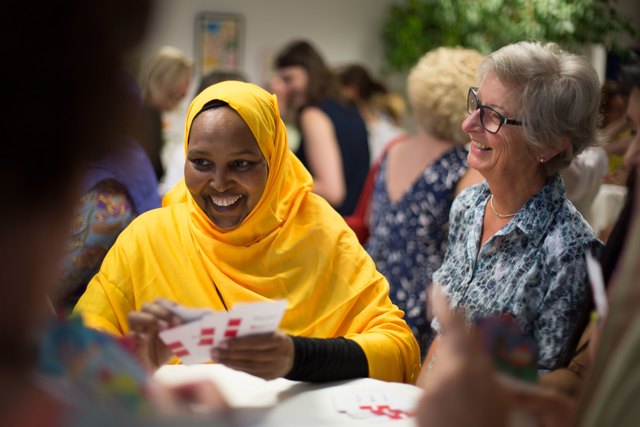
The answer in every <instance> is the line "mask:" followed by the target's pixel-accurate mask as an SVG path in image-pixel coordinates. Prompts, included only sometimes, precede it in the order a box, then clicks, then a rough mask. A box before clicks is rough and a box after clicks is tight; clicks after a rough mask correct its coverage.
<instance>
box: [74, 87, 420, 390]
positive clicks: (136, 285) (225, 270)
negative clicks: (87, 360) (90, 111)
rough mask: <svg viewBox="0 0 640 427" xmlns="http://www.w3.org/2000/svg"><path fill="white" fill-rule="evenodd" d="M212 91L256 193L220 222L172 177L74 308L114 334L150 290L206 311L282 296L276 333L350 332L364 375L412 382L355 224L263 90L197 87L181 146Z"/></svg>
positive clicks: (395, 315)
mask: <svg viewBox="0 0 640 427" xmlns="http://www.w3.org/2000/svg"><path fill="white" fill-rule="evenodd" d="M212 100H222V101H225V102H227V103H228V104H229V105H230V106H231V108H233V109H234V110H235V111H237V112H238V114H240V116H241V117H242V119H243V120H244V121H245V122H246V123H247V125H248V126H249V128H250V129H251V132H252V133H253V135H254V136H255V138H256V140H257V142H258V145H259V147H260V150H261V151H262V154H263V156H264V158H265V159H266V161H267V163H268V166H269V173H268V178H267V183H266V187H265V190H264V193H263V195H262V197H261V199H260V200H259V202H258V204H257V205H256V207H255V208H254V209H253V210H252V212H251V213H250V214H249V215H248V216H247V217H246V218H245V219H244V221H243V222H242V223H241V224H240V225H239V226H238V227H237V228H235V229H233V230H228V231H224V230H221V229H219V228H218V227H216V225H215V224H213V222H212V221H211V220H210V219H209V218H208V216H207V215H206V214H205V213H204V212H203V211H202V210H201V209H200V207H199V206H198V205H197V204H196V202H195V201H194V199H193V197H192V196H191V195H190V194H189V192H188V191H187V189H186V186H185V184H184V181H183V182H180V183H179V184H178V185H177V186H176V187H175V188H174V189H172V190H171V192H170V193H169V194H168V195H167V196H166V197H165V199H164V201H163V204H164V207H163V208H161V209H157V210H154V211H150V212H148V213H145V214H143V215H141V216H140V217H139V218H137V219H136V220H135V221H134V222H133V223H132V224H131V225H130V226H129V227H128V228H127V229H126V230H125V231H124V232H123V233H122V234H121V235H120V237H119V238H118V241H117V242H116V244H115V245H114V247H113V248H112V249H111V251H110V252H109V254H108V255H107V256H106V257H105V260H104V262H103V264H102V267H101V269H100V272H99V273H98V274H97V275H96V277H95V278H94V279H93V280H92V282H91V283H90V284H89V286H88V288H87V292H86V293H85V295H83V297H82V299H81V300H80V302H79V303H78V306H77V307H76V309H77V310H78V311H80V312H82V313H83V315H84V316H85V320H86V322H87V323H88V324H89V325H91V326H93V327H96V328H99V329H103V330H105V331H109V332H111V333H115V334H121V333H125V332H127V331H128V325H127V321H126V316H127V314H128V312H129V311H131V310H138V309H139V308H140V307H141V305H142V304H143V303H144V302H146V301H149V300H152V299H153V298H156V297H164V298H169V299H172V300H175V301H177V302H179V303H182V304H184V305H188V306H194V307H203V306H204V307H210V308H213V309H216V310H223V309H224V308H225V306H226V307H227V308H228V309H231V308H232V307H233V305H234V304H236V303H238V302H248V301H263V300H276V299H286V300H287V301H288V305H287V310H286V312H285V314H284V317H283V320H282V323H281V324H280V328H281V329H282V330H284V331H285V332H287V333H289V334H292V335H301V336H310V337H319V338H331V337H346V338H350V339H353V340H354V341H356V342H357V343H358V344H359V345H360V346H361V347H362V348H363V350H364V351H365V354H366V355H367V360H368V362H369V373H370V376H372V377H375V378H380V379H384V380H391V381H404V382H413V380H414V378H415V376H416V374H417V372H418V370H419V368H420V360H419V350H418V347H417V343H416V341H415V339H414V338H413V334H412V333H411V331H410V329H409V328H408V326H407V325H406V323H405V322H404V320H402V312H401V311H400V310H399V309H398V308H397V307H396V306H395V305H393V304H392V303H391V301H390V300H389V285H388V283H387V281H386V279H385V278H384V277H383V276H382V275H381V274H380V273H379V272H378V271H377V270H376V267H375V264H374V263H373V261H372V260H371V258H370V257H369V256H368V255H367V253H366V251H365V250H364V249H363V248H362V246H361V245H360V244H359V242H358V240H357V238H356V236H355V234H354V233H353V232H352V231H351V229H350V228H349V227H348V226H347V224H346V223H345V222H344V220H343V218H342V217H341V216H340V215H339V214H338V213H337V212H336V211H335V210H334V209H333V208H332V207H331V206H330V205H329V204H328V203H327V202H326V201H324V200H323V199H322V198H321V197H319V196H317V195H315V194H313V193H311V189H312V185H313V184H312V178H311V176H310V174H309V172H308V171H307V170H306V169H305V168H304V167H303V166H302V164H301V163H300V162H299V161H298V159H297V158H296V157H295V155H293V153H291V151H290V150H289V148H288V143H287V134H286V130H285V126H284V124H283V122H282V120H281V119H280V115H279V112H278V105H277V102H276V98H275V96H273V95H271V94H269V93H267V92H266V91H264V90H263V89H261V88H259V87H258V86H255V85H252V84H249V83H242V82H224V83H219V84H216V85H214V86H211V87H209V88H208V89H206V90H205V91H203V92H202V93H200V94H199V95H198V96H197V97H196V98H195V99H194V100H193V102H192V103H191V106H190V107H189V112H188V116H187V120H186V126H185V140H184V144H185V152H186V149H187V145H188V138H189V132H190V128H191V124H192V122H193V120H194V118H195V117H196V115H197V114H198V112H200V111H201V110H202V108H203V106H204V105H205V104H207V103H208V102H210V101H212Z"/></svg>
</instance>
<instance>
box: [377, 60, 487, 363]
mask: <svg viewBox="0 0 640 427" xmlns="http://www.w3.org/2000/svg"><path fill="white" fill-rule="evenodd" d="M481 61H482V55H481V54H480V53H478V52H477V51H475V50H471V49H462V48H439V49H436V50H433V51H431V52H429V53H427V54H426V55H424V56H423V57H422V58H421V59H420V60H419V61H418V63H417V64H416V65H415V66H414V67H413V69H412V70H411V72H410V74H409V78H408V92H409V100H410V105H411V109H412V111H413V116H414V119H415V121H416V123H417V124H418V129H417V132H416V134H415V135H411V136H409V137H407V138H406V139H405V140H403V141H402V142H400V143H397V144H395V145H394V146H393V147H392V148H390V149H389V152H388V154H387V155H386V156H385V158H383V159H382V160H381V161H382V163H381V166H380V170H379V172H378V174H377V178H376V182H375V186H374V190H373V199H372V201H371V206H370V212H371V219H370V236H369V239H368V241H367V244H366V248H367V251H368V252H369V254H370V255H371V257H372V258H373V260H374V261H375V263H376V267H377V268H378V270H380V272H382V274H384V275H385V277H386V278H387V280H389V284H390V295H391V299H392V301H393V302H394V303H395V304H397V305H398V306H399V307H400V309H402V310H403V311H404V312H405V318H406V320H407V322H408V324H409V326H410V327H411V329H412V330H413V333H414V335H415V337H416V339H417V340H418V343H419V344H420V347H421V350H422V352H423V353H424V351H425V350H426V348H427V346H428V344H429V342H430V340H431V338H432V332H431V327H430V325H429V321H428V320H427V316H426V313H425V307H426V301H425V295H426V294H427V285H428V284H430V283H431V275H432V274H433V272H434V271H435V270H437V269H438V267H440V264H442V261H443V259H444V254H445V251H446V245H447V235H448V229H449V228H448V223H449V210H450V209H451V203H452V202H453V199H454V197H455V196H456V194H458V192H460V191H461V190H462V189H463V188H464V187H466V186H468V185H470V184H472V183H476V182H479V181H480V178H481V177H480V175H479V174H477V172H471V171H469V170H468V167H467V150H466V148H465V144H466V143H467V142H468V141H469V137H468V136H467V135H466V134H465V133H464V132H463V131H462V129H460V123H461V122H462V121H463V120H464V118H465V116H466V113H465V110H464V108H463V106H464V102H465V99H466V95H467V91H468V89H469V86H471V85H472V84H473V82H474V81H475V74H476V70H477V68H478V65H479V64H480V62H481Z"/></svg>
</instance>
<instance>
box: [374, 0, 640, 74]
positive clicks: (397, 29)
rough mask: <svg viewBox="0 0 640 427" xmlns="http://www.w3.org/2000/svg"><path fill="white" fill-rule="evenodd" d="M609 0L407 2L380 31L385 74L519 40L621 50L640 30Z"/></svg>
mask: <svg viewBox="0 0 640 427" xmlns="http://www.w3.org/2000/svg"><path fill="white" fill-rule="evenodd" d="M614 3H615V2H614V1H610V0H609V1H607V0H406V1H405V2H403V3H398V4H392V5H391V6H390V7H389V9H388V15H387V19H386V21H385V23H384V25H383V29H382V39H383V42H384V46H385V57H386V63H387V71H403V70H406V69H408V68H410V67H411V66H413V65H414V64H415V63H416V62H417V60H418V59H419V58H420V57H421V56H422V55H423V54H424V53H426V52H427V51H429V50H431V49H434V48H436V47H439V46H464V47H469V48H474V49H477V50H479V51H480V52H482V53H489V52H491V51H493V50H496V49H498V48H500V47H501V46H504V45H506V44H509V43H513V42H516V41H520V40H540V41H553V42H556V43H558V44H560V45H562V46H563V47H564V48H565V49H569V50H575V49H577V48H579V47H580V46H584V45H585V44H589V43H600V44H603V45H605V47H606V48H607V49H609V50H614V51H615V50H619V46H618V45H617V38H618V37H619V36H620V35H621V34H629V35H631V36H632V37H640V29H638V28H636V27H634V26H633V24H632V23H631V21H630V20H629V19H628V18H627V17H624V16H621V15H620V14H619V13H618V12H617V11H616V9H615V4H614Z"/></svg>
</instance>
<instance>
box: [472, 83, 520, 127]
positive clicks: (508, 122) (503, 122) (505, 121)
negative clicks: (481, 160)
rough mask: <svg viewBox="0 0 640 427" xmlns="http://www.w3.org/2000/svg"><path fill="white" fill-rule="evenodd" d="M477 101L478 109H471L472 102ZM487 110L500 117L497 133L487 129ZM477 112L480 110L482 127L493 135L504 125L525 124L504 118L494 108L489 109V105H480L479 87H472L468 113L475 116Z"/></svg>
mask: <svg viewBox="0 0 640 427" xmlns="http://www.w3.org/2000/svg"><path fill="white" fill-rule="evenodd" d="M472 99H473V100H474V101H475V104H476V108H475V109H472V108H471V100H472ZM485 109H489V110H491V111H492V112H493V113H494V114H495V115H496V117H498V120H499V122H498V129H496V130H495V131H492V130H489V129H487V127H486V126H485V124H484V110H485ZM476 110H480V124H481V125H482V127H483V128H484V130H486V131H487V132H489V133H492V134H494V135H495V134H496V133H498V132H499V131H500V128H502V126H503V125H513V126H522V125H523V124H524V123H523V122H522V121H520V120H516V119H508V118H506V117H505V116H503V115H502V114H500V113H498V112H497V111H496V110H494V109H493V108H491V107H489V106H488V105H482V104H481V103H480V100H479V99H478V88H477V87H473V86H472V87H470V88H469V92H468V93H467V112H468V113H469V114H473V112H474V111H476Z"/></svg>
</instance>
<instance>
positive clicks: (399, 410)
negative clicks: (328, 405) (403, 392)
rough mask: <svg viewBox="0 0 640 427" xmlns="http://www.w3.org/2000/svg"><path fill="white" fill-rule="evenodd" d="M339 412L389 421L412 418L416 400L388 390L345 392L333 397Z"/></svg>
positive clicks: (360, 417) (355, 416) (356, 416)
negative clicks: (408, 399)
mask: <svg viewBox="0 0 640 427" xmlns="http://www.w3.org/2000/svg"><path fill="white" fill-rule="evenodd" d="M333 403H334V406H335V408H336V410H337V411H338V412H344V413H346V414H347V415H349V416H350V417H352V418H358V419H367V420H371V421H380V422H383V421H389V420H401V419H405V418H412V417H413V416H414V411H413V409H414V408H413V405H414V402H409V401H407V400H405V399H402V398H401V397H400V396H394V395H392V394H390V393H386V392H345V393H341V394H339V395H336V396H334V397H333Z"/></svg>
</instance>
